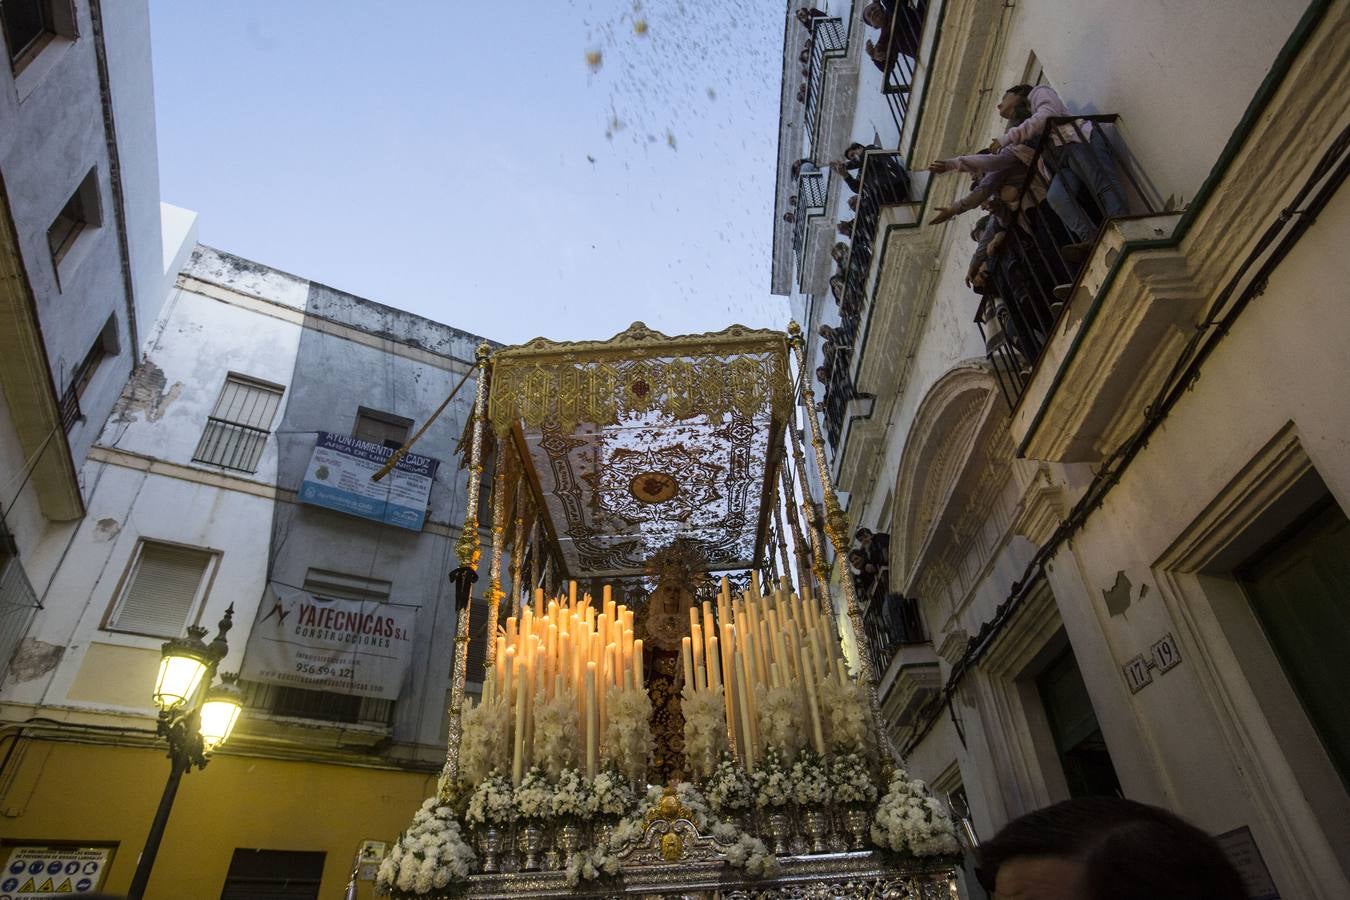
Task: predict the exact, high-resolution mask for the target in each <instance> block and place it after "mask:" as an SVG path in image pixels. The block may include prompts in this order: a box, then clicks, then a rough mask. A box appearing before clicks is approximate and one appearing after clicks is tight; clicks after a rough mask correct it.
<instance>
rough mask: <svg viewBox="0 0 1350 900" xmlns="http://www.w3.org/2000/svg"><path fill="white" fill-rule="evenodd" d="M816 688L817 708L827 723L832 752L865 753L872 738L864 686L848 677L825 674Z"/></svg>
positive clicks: (869, 746) (870, 744)
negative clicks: (818, 701) (818, 691)
mask: <svg viewBox="0 0 1350 900" xmlns="http://www.w3.org/2000/svg"><path fill="white" fill-rule="evenodd" d="M819 690H820V709H821V712H822V713H823V714H824V716H825V719H826V721H827V722H828V724H829V732H830V742H831V744H832V745H833V746H834V748H835V752H837V753H864V754H865V753H867V752H868V750H870V749H871V746H872V740H873V735H872V717H871V713H870V711H869V710H868V702H867V689H866V688H864V687H863V686H862V685H860V684H859V683H858V682H857V681H855V680H853V679H851V678H850V679H848V680H846V681H840V680H839V679H838V678H826V679H825V680H824V681H822V682H821V683H820V688H819Z"/></svg>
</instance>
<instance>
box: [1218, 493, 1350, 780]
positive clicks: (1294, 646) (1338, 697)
mask: <svg viewBox="0 0 1350 900" xmlns="http://www.w3.org/2000/svg"><path fill="white" fill-rule="evenodd" d="M1237 576H1238V580H1239V582H1240V583H1241V584H1242V587H1243V589H1244V591H1245V592H1246V594H1247V599H1248V600H1249V601H1250V603H1251V606H1252V611H1253V613H1255V615H1256V618H1257V620H1258V621H1259V622H1260V623H1261V627H1262V629H1263V630H1264V631H1265V634H1266V638H1267V639H1268V640H1269V641H1270V645H1271V649H1272V650H1273V651H1274V652H1275V656H1276V658H1277V659H1278V660H1279V662H1280V665H1281V666H1282V667H1283V668H1284V672H1285V674H1286V676H1287V677H1288V679H1289V684H1290V686H1291V687H1292V688H1293V689H1294V692H1295V694H1296V695H1297V696H1298V699H1299V701H1300V702H1301V703H1302V704H1303V709H1304V711H1305V712H1306V713H1307V715H1308V718H1309V720H1310V721H1311V722H1312V725H1313V728H1314V729H1316V731H1317V734H1318V737H1320V738H1321V740H1322V744H1323V746H1324V747H1325V748H1326V752H1327V756H1328V757H1330V759H1331V762H1332V765H1333V766H1335V768H1336V771H1337V773H1338V774H1339V775H1340V777H1341V781H1342V783H1344V784H1345V785H1347V787H1350V704H1347V703H1346V702H1345V691H1346V686H1347V685H1350V653H1347V652H1346V648H1347V646H1350V521H1348V520H1347V519H1346V516H1345V513H1344V512H1342V511H1341V508H1340V507H1339V506H1337V505H1336V503H1335V502H1334V501H1333V500H1332V499H1331V498H1330V497H1329V496H1328V497H1327V498H1326V499H1325V500H1323V501H1322V502H1321V503H1320V504H1318V505H1317V506H1316V507H1314V509H1313V510H1312V511H1311V512H1310V513H1309V514H1308V515H1307V516H1305V517H1304V519H1303V520H1302V521H1301V522H1298V523H1296V524H1295V525H1294V526H1293V527H1291V528H1290V529H1289V530H1288V531H1287V532H1285V534H1284V535H1282V536H1281V537H1280V538H1278V539H1277V540H1276V541H1275V543H1274V544H1273V545H1271V546H1270V547H1268V548H1267V549H1266V550H1264V551H1263V552H1261V553H1259V554H1258V555H1257V556H1256V557H1254V558H1253V559H1252V560H1251V561H1250V562H1248V563H1247V564H1246V565H1244V566H1243V567H1242V568H1240V569H1239V570H1238V572H1237Z"/></svg>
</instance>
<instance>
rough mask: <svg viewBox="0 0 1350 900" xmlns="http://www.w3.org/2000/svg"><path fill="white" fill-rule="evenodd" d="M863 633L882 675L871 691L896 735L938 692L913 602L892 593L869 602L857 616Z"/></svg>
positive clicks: (934, 663) (933, 656) (938, 679)
mask: <svg viewBox="0 0 1350 900" xmlns="http://www.w3.org/2000/svg"><path fill="white" fill-rule="evenodd" d="M863 628H864V630H865V631H866V632H867V642H868V646H869V647H870V648H871V650H872V659H873V660H874V661H875V662H876V665H877V667H878V670H879V671H880V672H881V673H882V674H881V680H880V682H879V684H878V686H877V688H878V690H877V692H878V695H879V696H880V698H881V708H882V714H883V715H884V716H885V718H886V721H887V723H888V724H889V725H890V726H891V728H893V729H897V730H901V729H903V728H905V727H906V726H907V725H908V724H909V722H910V721H911V720H912V718H913V717H914V715H915V714H916V713H917V712H918V711H919V709H921V708H922V707H923V705H924V704H925V703H926V702H927V701H928V699H929V698H930V697H932V696H933V695H934V694H935V693H936V692H937V691H938V690H939V689H940V688H941V686H942V675H941V672H940V671H939V668H938V657H937V653H936V652H934V650H933V645H932V643H930V642H929V640H928V636H927V634H926V633H925V632H924V628H923V622H922V620H921V619H920V616H919V605H918V601H917V600H915V599H913V598H905V597H901V596H900V595H899V594H894V593H892V594H888V595H886V596H885V597H884V598H882V599H879V600H874V602H872V603H870V604H869V605H868V608H867V611H866V612H865V613H864V614H863Z"/></svg>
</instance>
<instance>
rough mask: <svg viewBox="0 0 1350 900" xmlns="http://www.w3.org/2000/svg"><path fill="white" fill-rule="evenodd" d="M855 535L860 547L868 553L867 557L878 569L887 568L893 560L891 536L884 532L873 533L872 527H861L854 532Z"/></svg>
mask: <svg viewBox="0 0 1350 900" xmlns="http://www.w3.org/2000/svg"><path fill="white" fill-rule="evenodd" d="M853 537H854V539H855V540H857V542H858V547H859V549H861V550H862V552H863V553H866V554H867V559H868V560H869V561H870V562H871V563H873V564H874V565H875V566H876V567H877V569H878V571H880V570H881V569H884V568H887V567H888V566H889V565H890V562H891V552H890V546H891V536H890V535H889V534H886V533H885V532H882V533H880V534H873V533H872V529H870V528H859V529H858V530H857V531H855V532H854V533H853Z"/></svg>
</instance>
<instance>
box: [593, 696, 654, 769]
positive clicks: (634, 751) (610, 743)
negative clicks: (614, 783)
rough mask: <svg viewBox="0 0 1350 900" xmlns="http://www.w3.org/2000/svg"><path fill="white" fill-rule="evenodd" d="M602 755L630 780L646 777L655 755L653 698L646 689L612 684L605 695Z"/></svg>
mask: <svg viewBox="0 0 1350 900" xmlns="http://www.w3.org/2000/svg"><path fill="white" fill-rule="evenodd" d="M605 714H606V718H607V719H608V722H609V724H608V725H607V726H606V728H605V734H604V747H603V754H604V757H605V759H606V761H608V762H610V763H612V764H613V765H615V766H617V767H618V770H619V771H620V772H622V773H623V774H624V776H625V777H627V778H628V780H629V781H633V782H641V781H643V780H644V779H645V778H646V777H647V763H648V761H649V760H650V759H651V754H652V727H651V718H652V701H651V698H650V697H648V696H647V692H646V691H639V690H623V689H621V688H617V687H611V688H610V689H609V691H608V693H607V694H606V695H605Z"/></svg>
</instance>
